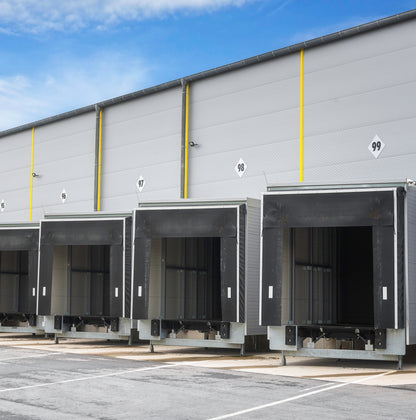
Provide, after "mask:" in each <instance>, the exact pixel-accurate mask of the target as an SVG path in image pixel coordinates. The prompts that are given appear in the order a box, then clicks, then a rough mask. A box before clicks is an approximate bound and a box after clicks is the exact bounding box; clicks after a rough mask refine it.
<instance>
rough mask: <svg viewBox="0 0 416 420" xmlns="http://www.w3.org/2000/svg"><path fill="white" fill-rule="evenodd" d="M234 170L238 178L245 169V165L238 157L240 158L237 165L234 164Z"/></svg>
mask: <svg viewBox="0 0 416 420" xmlns="http://www.w3.org/2000/svg"><path fill="white" fill-rule="evenodd" d="M234 170H235V171H236V172H237V175H238V176H239V177H240V178H241V177H242V176H243V175H244V173H245V171H246V170H247V165H246V163H245V162H244V160H243V159H241V158H240V160H239V161H238V162H237V165H235V166H234Z"/></svg>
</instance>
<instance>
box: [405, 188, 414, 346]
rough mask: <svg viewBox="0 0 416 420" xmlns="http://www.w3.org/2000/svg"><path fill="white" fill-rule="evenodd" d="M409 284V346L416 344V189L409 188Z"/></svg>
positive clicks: (407, 292) (407, 297) (407, 304)
mask: <svg viewBox="0 0 416 420" xmlns="http://www.w3.org/2000/svg"><path fill="white" fill-rule="evenodd" d="M406 199H407V230H406V233H407V267H408V272H407V284H406V286H407V287H406V307H407V308H406V309H407V310H406V323H407V344H409V345H410V344H416V188H415V187H408V190H407V194H406Z"/></svg>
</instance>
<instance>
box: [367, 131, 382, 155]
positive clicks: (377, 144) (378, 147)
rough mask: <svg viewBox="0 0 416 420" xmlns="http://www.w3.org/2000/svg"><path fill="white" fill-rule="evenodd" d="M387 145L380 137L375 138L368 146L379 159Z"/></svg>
mask: <svg viewBox="0 0 416 420" xmlns="http://www.w3.org/2000/svg"><path fill="white" fill-rule="evenodd" d="M384 146H385V144H384V143H383V141H382V140H381V139H380V137H379V136H377V135H376V136H375V137H374V138H373V140H372V141H371V143H370V144H369V145H368V150H369V151H370V152H371V153H372V155H373V156H374V157H375V158H376V159H377V158H378V157H379V155H380V153H381V152H382V150H383V149H384Z"/></svg>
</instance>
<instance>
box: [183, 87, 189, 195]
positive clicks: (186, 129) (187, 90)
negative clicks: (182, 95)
mask: <svg viewBox="0 0 416 420" xmlns="http://www.w3.org/2000/svg"><path fill="white" fill-rule="evenodd" d="M188 168H189V83H188V84H187V85H186V111H185V186H184V198H188Z"/></svg>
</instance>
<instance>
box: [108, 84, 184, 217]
mask: <svg viewBox="0 0 416 420" xmlns="http://www.w3.org/2000/svg"><path fill="white" fill-rule="evenodd" d="M181 95H182V92H181V89H180V88H175V89H169V90H167V91H164V92H160V93H155V94H153V95H149V96H144V97H142V98H140V99H136V100H133V101H129V102H125V103H122V104H119V105H115V106H111V107H109V108H105V109H104V111H103V138H102V190H101V209H102V210H110V211H114V210H130V209H132V208H135V207H137V203H138V202H139V201H142V200H158V199H178V198H180V167H181V163H180V157H181V118H182V108H181V105H182V96H181ZM140 176H143V178H144V179H145V186H144V189H143V190H142V192H139V191H138V189H137V187H136V181H137V179H138V178H139V177H140Z"/></svg>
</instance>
